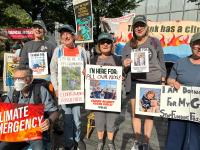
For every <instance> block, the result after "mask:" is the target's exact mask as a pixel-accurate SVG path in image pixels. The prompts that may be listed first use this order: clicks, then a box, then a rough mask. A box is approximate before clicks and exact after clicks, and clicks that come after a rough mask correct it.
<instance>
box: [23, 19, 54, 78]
mask: <svg viewBox="0 0 200 150" xmlns="http://www.w3.org/2000/svg"><path fill="white" fill-rule="evenodd" d="M32 32H33V35H34V39H33V40H31V41H29V42H26V43H25V44H24V47H23V49H22V51H21V56H20V57H21V61H20V64H23V65H27V66H29V58H28V54H29V53H34V52H47V60H48V68H49V65H50V61H51V57H52V55H53V50H54V49H55V46H54V45H53V44H51V43H49V42H47V41H45V40H44V36H45V33H46V32H47V29H46V26H45V24H44V22H43V21H42V20H35V21H34V22H33V25H32ZM49 73H50V70H49ZM38 78H42V79H46V80H50V77H49V75H43V76H39V77H38Z"/></svg>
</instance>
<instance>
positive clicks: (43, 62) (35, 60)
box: [28, 52, 48, 76]
mask: <svg viewBox="0 0 200 150" xmlns="http://www.w3.org/2000/svg"><path fill="white" fill-rule="evenodd" d="M28 60H29V67H30V68H31V69H32V70H33V76H37V75H47V74H48V60H47V52H35V53H28Z"/></svg>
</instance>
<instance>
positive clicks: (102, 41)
mask: <svg viewBox="0 0 200 150" xmlns="http://www.w3.org/2000/svg"><path fill="white" fill-rule="evenodd" d="M99 43H100V44H101V45H102V44H105V43H106V44H111V43H112V41H111V40H101V41H100V42H99Z"/></svg>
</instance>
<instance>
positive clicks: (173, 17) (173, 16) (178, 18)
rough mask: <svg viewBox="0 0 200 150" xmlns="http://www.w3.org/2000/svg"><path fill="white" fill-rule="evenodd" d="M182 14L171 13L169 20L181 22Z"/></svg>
mask: <svg viewBox="0 0 200 150" xmlns="http://www.w3.org/2000/svg"><path fill="white" fill-rule="evenodd" d="M182 17H183V12H174V13H171V20H182Z"/></svg>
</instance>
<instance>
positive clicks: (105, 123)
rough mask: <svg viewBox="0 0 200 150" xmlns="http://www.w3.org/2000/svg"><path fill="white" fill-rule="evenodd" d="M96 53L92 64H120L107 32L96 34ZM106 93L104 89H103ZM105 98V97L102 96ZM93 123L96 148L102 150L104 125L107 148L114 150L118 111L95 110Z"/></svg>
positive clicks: (91, 61)
mask: <svg viewBox="0 0 200 150" xmlns="http://www.w3.org/2000/svg"><path fill="white" fill-rule="evenodd" d="M96 51H97V53H98V55H96V56H95V57H94V58H92V59H91V60H90V63H91V64H93V65H102V66H121V65H122V63H121V57H119V56H116V55H114V45H113V38H112V35H111V34H109V33H105V32H103V33H101V34H100V35H99V36H98V43H97V47H96ZM108 90H110V91H111V90H112V89H108ZM103 92H104V93H105V94H106V89H104V91H103ZM104 99H105V97H104ZM94 114H95V125H96V128H97V136H98V145H97V150H103V147H104V144H103V137H104V133H105V127H106V131H107V136H108V147H109V150H115V146H114V142H113V135H114V129H115V120H116V119H117V117H118V115H119V113H116V112H105V111H95V112H94Z"/></svg>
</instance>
